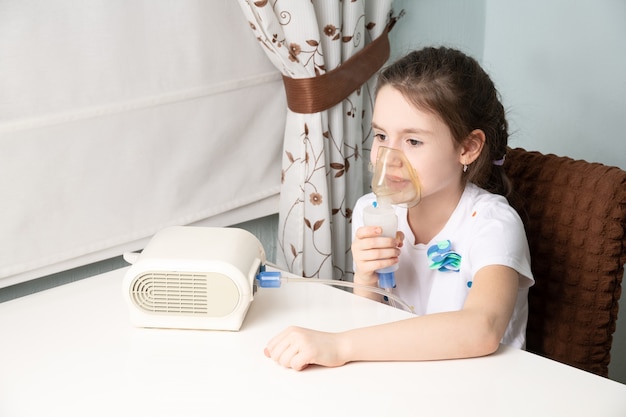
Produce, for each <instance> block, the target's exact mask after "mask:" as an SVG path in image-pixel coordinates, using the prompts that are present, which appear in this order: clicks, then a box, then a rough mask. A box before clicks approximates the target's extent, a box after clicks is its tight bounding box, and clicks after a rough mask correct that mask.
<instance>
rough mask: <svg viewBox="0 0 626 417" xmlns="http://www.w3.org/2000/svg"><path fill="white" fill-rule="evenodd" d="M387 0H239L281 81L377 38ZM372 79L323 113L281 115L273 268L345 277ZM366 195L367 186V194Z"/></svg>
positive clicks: (319, 70)
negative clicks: (275, 265) (282, 129)
mask: <svg viewBox="0 0 626 417" xmlns="http://www.w3.org/2000/svg"><path fill="white" fill-rule="evenodd" d="M391 2H392V0H382V1H367V0H343V1H342V0H314V1H293V0H282V1H281V0H274V1H269V0H260V1H252V0H239V3H240V5H241V7H242V10H243V12H244V15H245V17H246V19H247V20H248V22H249V24H250V27H251V29H252V31H253V32H254V34H255V36H256V38H257V40H258V41H259V42H260V44H261V47H262V48H263V49H264V51H265V52H266V54H267V56H268V57H269V59H270V60H271V61H272V63H273V64H274V66H275V67H276V68H278V69H279V70H280V71H281V73H282V74H283V76H285V77H290V78H296V79H297V78H311V77H316V76H320V75H322V74H325V73H326V72H327V71H331V70H333V69H335V68H337V67H338V66H340V65H341V63H342V62H345V61H346V60H347V59H348V58H350V57H351V56H353V55H354V54H355V53H357V52H358V51H360V50H361V49H363V47H364V46H365V45H367V44H368V43H369V42H371V41H372V40H375V39H376V38H377V37H378V36H380V35H381V34H382V33H383V31H384V30H385V27H386V25H387V23H388V21H389V19H390V11H391V10H390V9H391ZM372 87H373V81H372V80H370V81H369V82H368V83H367V84H365V85H363V86H362V87H361V88H359V89H357V90H356V91H354V92H353V93H352V94H350V96H349V97H347V98H346V99H344V100H343V102H341V103H339V104H337V105H335V106H333V107H331V108H330V109H328V110H325V111H321V112H319V113H312V114H300V113H295V112H293V111H291V110H289V109H288V110H287V112H288V113H287V121H286V124H285V136H284V143H283V166H282V179H281V181H282V188H281V197H280V207H279V230H278V240H279V241H278V247H277V263H278V264H279V265H280V266H281V267H284V268H286V269H288V270H289V271H291V272H293V273H296V274H299V275H302V276H305V277H322V278H331V277H332V278H334V279H347V280H350V279H351V274H352V257H351V255H350V244H351V243H350V234H351V233H350V227H351V226H350V222H351V217H352V207H353V206H354V204H355V202H356V200H357V199H358V197H360V196H361V195H362V194H363V192H364V183H367V184H368V185H369V183H368V181H367V180H366V178H365V177H368V175H364V172H367V171H366V169H367V168H366V167H367V165H368V161H369V157H368V155H367V154H366V153H367V149H369V143H370V141H371V134H370V122H371V113H372V106H373V89H372ZM365 190H367V189H365Z"/></svg>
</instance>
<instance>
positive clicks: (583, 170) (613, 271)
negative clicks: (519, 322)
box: [504, 148, 626, 376]
mask: <svg viewBox="0 0 626 417" xmlns="http://www.w3.org/2000/svg"><path fill="white" fill-rule="evenodd" d="M504 166H505V169H506V172H507V174H508V176H509V178H510V179H511V180H512V182H513V186H514V189H515V191H516V193H517V195H518V197H520V198H521V200H522V201H521V207H519V208H518V211H519V212H520V214H521V216H522V219H523V220H524V223H525V226H526V234H527V236H528V241H529V246H530V253H531V263H532V271H533V274H534V277H535V280H536V283H535V285H534V286H533V287H532V288H531V289H530V292H529V318H528V329H527V350H528V351H530V352H534V353H537V354H539V355H542V356H546V357H548V358H551V359H554V360H557V361H559V362H564V363H566V364H569V365H572V366H575V367H578V368H581V369H584V370H586V371H589V372H593V373H596V374H598V375H602V376H608V365H609V361H610V352H611V344H612V341H613V333H614V332H615V322H616V320H617V311H618V301H619V299H620V293H621V282H622V278H623V276H624V263H626V172H624V171H623V170H621V169H619V168H616V167H609V166H605V165H602V164H598V163H589V162H586V161H582V160H573V159H571V158H567V157H560V156H556V155H552V154H549V155H544V154H541V153H539V152H528V151H526V150H524V149H521V148H516V149H509V151H508V153H507V157H506V163H505V165H504Z"/></svg>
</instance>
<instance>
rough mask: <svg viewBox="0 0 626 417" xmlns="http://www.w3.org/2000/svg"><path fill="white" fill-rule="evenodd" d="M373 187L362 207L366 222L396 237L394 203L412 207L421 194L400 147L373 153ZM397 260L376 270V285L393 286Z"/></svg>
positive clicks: (382, 148) (418, 184) (417, 182)
mask: <svg viewBox="0 0 626 417" xmlns="http://www.w3.org/2000/svg"><path fill="white" fill-rule="evenodd" d="M372 191H373V192H374V194H375V195H376V202H375V203H374V204H373V205H372V206H368V207H365V209H364V210H363V222H364V224H365V226H379V227H381V228H382V230H383V232H382V235H383V236H385V237H393V238H395V237H396V232H397V230H398V217H397V216H396V214H395V211H394V208H393V205H399V206H403V207H407V208H408V207H413V206H415V205H416V204H418V203H419V201H420V198H421V186H420V182H419V179H418V177H417V173H416V172H415V169H414V168H413V166H412V165H411V163H410V162H409V160H408V159H407V158H406V156H405V155H404V153H403V152H402V151H401V150H398V149H393V148H388V147H386V146H381V147H379V148H378V153H377V155H376V165H375V166H374V175H373V177H372ZM397 269H398V264H395V265H392V266H390V267H387V268H383V269H380V270H378V271H376V272H377V273H378V286H379V287H380V288H385V289H389V290H390V289H391V288H394V287H395V286H396V281H395V276H394V272H395V271H396V270H397Z"/></svg>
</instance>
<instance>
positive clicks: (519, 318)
mask: <svg viewBox="0 0 626 417" xmlns="http://www.w3.org/2000/svg"><path fill="white" fill-rule="evenodd" d="M375 200H376V197H375V195H374V194H373V193H370V194H367V195H365V196H363V197H361V198H360V199H359V200H358V201H357V203H356V205H355V208H354V212H353V216H352V235H353V237H354V233H355V232H356V230H357V229H358V228H359V227H361V226H363V208H364V207H365V206H367V205H371V204H372V203H373V202H374V201H375ZM394 209H395V212H396V214H397V215H398V230H401V231H402V232H403V233H404V236H405V240H404V245H403V247H402V249H401V253H400V258H399V259H400V262H399V267H398V270H397V271H396V272H395V280H396V288H395V289H394V290H393V292H394V293H395V294H396V295H397V296H398V297H400V298H401V299H402V300H403V301H404V302H406V303H407V304H408V305H411V306H413V307H414V310H415V313H416V314H417V315H424V314H431V313H437V312H444V311H456V310H461V309H462V308H463V304H464V303H465V299H466V297H467V294H468V293H469V291H470V289H471V283H472V279H473V277H474V275H475V274H476V272H477V271H478V270H479V269H481V268H482V267H484V266H487V265H504V266H508V267H510V268H513V269H515V270H516V271H517V272H518V273H519V274H520V275H521V279H520V286H519V291H518V296H517V303H516V305H515V310H514V311H513V316H512V317H511V321H510V322H509V326H508V328H507V330H506V332H505V334H504V337H503V338H502V343H504V344H507V345H510V346H515V347H518V348H524V347H525V346H526V322H527V320H528V288H529V287H530V286H532V285H533V283H534V279H533V276H532V272H531V270H530V252H529V250H528V242H527V240H526V235H525V232H524V225H523V223H522V221H521V219H520V217H519V215H518V214H517V212H516V211H515V210H514V209H513V208H512V207H511V206H510V205H509V204H508V202H507V201H506V199H505V198H504V197H502V196H500V195H496V194H492V193H490V192H488V191H485V190H483V189H482V188H480V187H478V186H476V185H474V184H472V183H468V184H467V186H466V187H465V190H464V192H463V195H462V196H461V200H460V201H459V204H458V206H457V207H456V209H455V210H454V212H453V213H452V216H450V218H449V219H448V222H447V223H446V225H445V226H444V227H443V229H441V231H440V232H439V233H437V235H436V236H435V237H434V238H433V239H432V240H431V241H430V242H429V243H428V244H426V245H424V244H417V245H416V244H414V242H415V238H414V236H413V232H412V231H411V228H410V227H409V224H408V219H407V209H406V208H401V207H394ZM445 240H449V241H450V243H451V249H452V250H453V251H454V252H456V253H457V254H458V255H460V258H461V261H460V267H459V270H458V271H440V270H438V269H431V268H430V267H429V265H430V264H431V261H430V260H429V258H428V255H427V251H428V248H430V247H431V246H433V245H436V244H437V243H439V242H442V241H445Z"/></svg>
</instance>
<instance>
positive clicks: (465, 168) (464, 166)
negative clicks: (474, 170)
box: [463, 164, 467, 172]
mask: <svg viewBox="0 0 626 417" xmlns="http://www.w3.org/2000/svg"><path fill="white" fill-rule="evenodd" d="M463 172H467V165H465V164H463Z"/></svg>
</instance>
